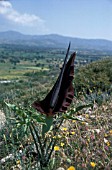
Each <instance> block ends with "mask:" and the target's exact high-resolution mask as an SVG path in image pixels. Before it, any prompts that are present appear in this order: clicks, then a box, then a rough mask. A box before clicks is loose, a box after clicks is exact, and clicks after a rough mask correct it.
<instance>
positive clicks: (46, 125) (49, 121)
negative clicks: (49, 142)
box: [42, 116, 53, 137]
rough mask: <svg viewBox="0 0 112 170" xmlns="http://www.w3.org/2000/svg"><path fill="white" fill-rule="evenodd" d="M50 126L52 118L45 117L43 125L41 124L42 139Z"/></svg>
mask: <svg viewBox="0 0 112 170" xmlns="http://www.w3.org/2000/svg"><path fill="white" fill-rule="evenodd" d="M52 124H53V117H48V116H46V118H45V124H43V126H42V136H43V137H44V136H45V133H47V132H48V131H49V130H50V128H51V126H52Z"/></svg>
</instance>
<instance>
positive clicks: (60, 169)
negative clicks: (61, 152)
mask: <svg viewBox="0 0 112 170" xmlns="http://www.w3.org/2000/svg"><path fill="white" fill-rule="evenodd" d="M57 170H65V169H64V168H62V167H60V168H58V169H57Z"/></svg>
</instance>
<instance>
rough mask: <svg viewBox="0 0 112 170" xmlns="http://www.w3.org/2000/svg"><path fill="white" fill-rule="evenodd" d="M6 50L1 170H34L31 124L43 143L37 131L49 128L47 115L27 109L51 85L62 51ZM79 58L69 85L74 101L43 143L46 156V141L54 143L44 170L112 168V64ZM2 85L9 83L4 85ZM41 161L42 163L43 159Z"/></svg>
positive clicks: (0, 106)
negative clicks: (13, 169) (5, 120)
mask: <svg viewBox="0 0 112 170" xmlns="http://www.w3.org/2000/svg"><path fill="white" fill-rule="evenodd" d="M6 47H7V46H5V47H2V48H0V60H1V62H0V110H2V111H3V112H4V113H5V115H6V119H7V123H6V124H5V126H4V127H3V128H2V129H0V141H1V142H0V169H1V170H5V169H7V170H10V169H11V168H15V169H16V168H17V167H18V168H20V169H21V168H22V169H25V170H27V169H28V170H30V169H35V170H36V169H38V163H37V160H38V156H37V155H35V153H36V152H37V150H36V149H35V141H34V138H33V136H32V132H31V129H30V128H29V125H31V124H30V123H32V121H34V125H35V127H36V131H38V133H39V135H40V136H39V137H40V139H41V140H42V144H44V142H45V141H43V139H42V136H41V133H40V131H41V130H42V129H41V128H42V126H43V124H44V123H45V124H47V123H46V122H45V116H44V115H41V114H40V113H37V112H36V111H35V110H34V109H33V108H32V107H31V104H32V103H33V102H34V101H35V100H37V99H38V100H41V99H43V98H44V97H45V95H46V94H47V93H48V91H49V90H50V89H51V87H52V86H53V84H54V82H55V80H56V78H57V76H58V74H59V71H60V67H61V65H62V62H63V57H64V55H65V51H64V49H49V50H47V49H43V50H42V49H36V48H33V47H32V48H33V49H32V48H28V47H27V48H23V49H22V48H20V47H18V49H17V48H11V47H10V48H9V47H7V48H6ZM86 57H87V56H86ZM100 57H101V56H100ZM100 57H99V58H100ZM82 58H83V56H81V57H79V60H78V59H77V61H76V66H75V78H74V81H73V83H74V89H75V94H74V96H75V97H74V101H73V103H72V105H71V108H70V109H69V110H68V111H67V113H66V114H57V115H56V116H54V118H53V121H54V123H56V120H58V118H59V119H60V118H61V117H62V116H63V118H64V120H63V123H62V124H61V125H60V128H59V129H58V133H56V134H55V131H56V130H55V129H54V131H52V130H51V129H50V127H49V128H48V129H47V131H46V132H45V134H44V136H45V137H46V139H47V143H46V147H45V152H47V150H48V148H47V146H48V144H49V142H51V141H52V139H53V141H55V140H56V143H54V144H55V145H51V148H52V149H53V148H54V149H53V151H52V155H51V159H50V160H49V164H48V166H47V167H46V168H45V170H52V169H54V170H57V168H59V167H63V168H64V169H65V170H70V168H69V167H72V168H76V170H81V169H85V170H88V169H89V170H91V169H93V168H94V169H96V170H99V169H109V168H110V169H111V166H112V164H111V153H112V143H111V138H112V125H111V116H112V115H111V114H112V107H111V106H112V102H111V99H112V59H111V58H110V59H109V58H108V59H102V60H99V61H95V62H92V63H89V62H90V59H89V60H86V61H88V62H86V65H85V63H84V62H83V61H84V58H83V59H82ZM99 58H98V56H97V59H99ZM81 59H82V60H81ZM85 59H86V58H85ZM92 61H93V60H92ZM80 65H82V66H81V67H79V66H80ZM3 80H10V81H11V82H5V83H3V82H2V81H3ZM5 102H6V103H8V104H7V105H8V107H7V105H6V104H5ZM9 103H10V104H11V105H9ZM89 103H92V105H93V107H92V108H91V107H88V108H83V107H80V106H82V105H83V106H88V104H89ZM77 108H81V109H80V110H79V109H77ZM31 113H32V114H31ZM70 113H72V116H73V117H72V118H71V119H70V115H69V114H70ZM68 118H69V120H68ZM65 119H66V120H65ZM57 123H58V124H59V122H57ZM45 124H44V125H45ZM51 124H52V122H51ZM48 125H49V124H48ZM31 128H33V127H31ZM34 131H35V130H34V129H33V132H34ZM37 138H38V136H37V137H36V140H37ZM37 141H38V140H37ZM37 143H38V142H37ZM51 148H50V149H51ZM46 149H47V150H46ZM10 154H12V157H11V158H8V159H5V162H3V158H6V156H8V155H10ZM48 155H49V152H48ZM43 159H44V160H46V158H45V157H44V158H43ZM1 160H2V161H1ZM39 170H40V169H39ZM72 170H74V169H72Z"/></svg>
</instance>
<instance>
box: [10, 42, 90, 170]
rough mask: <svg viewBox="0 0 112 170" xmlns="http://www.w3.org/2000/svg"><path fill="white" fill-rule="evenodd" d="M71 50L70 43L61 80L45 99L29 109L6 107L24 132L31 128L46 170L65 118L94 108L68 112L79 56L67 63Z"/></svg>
mask: <svg viewBox="0 0 112 170" xmlns="http://www.w3.org/2000/svg"><path fill="white" fill-rule="evenodd" d="M69 50H70V43H69V46H68V49H67V53H66V56H65V60H64V63H63V67H62V69H61V72H60V74H59V77H58V79H57V81H56V83H55V84H54V86H53V88H52V89H51V91H50V92H49V93H48V94H47V96H46V97H45V99H43V100H42V101H35V102H34V103H33V104H32V107H30V109H23V108H20V107H17V106H15V105H11V104H7V106H8V107H10V108H12V109H13V110H14V111H15V112H16V113H17V115H18V116H17V118H16V123H17V124H19V125H20V126H23V128H24V131H25V132H27V130H28V129H29V130H30V133H31V136H32V138H33V141H34V144H35V148H36V154H37V157H36V158H37V160H36V162H37V165H38V167H40V169H44V168H45V167H47V166H48V164H49V162H50V159H51V156H52V153H53V151H54V146H55V145H56V142H57V138H53V136H56V135H57V134H58V133H59V129H60V127H61V125H62V123H63V121H64V120H65V119H72V120H79V119H78V118H77V117H74V116H73V114H75V113H76V112H78V111H80V110H82V109H83V108H85V107H90V106H91V104H87V105H81V106H78V107H76V108H75V109H74V108H71V109H69V111H68V112H67V109H68V107H69V106H70V104H71V103H72V100H73V98H74V88H73V85H72V80H73V78H74V60H75V57H76V53H75V52H74V53H73V54H71V56H70V58H69V60H68V61H67V59H68V54H69ZM35 110H37V112H36V111H35ZM48 132H51V134H52V137H49V136H48V135H47V134H48Z"/></svg>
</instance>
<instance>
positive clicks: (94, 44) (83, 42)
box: [0, 31, 112, 51]
mask: <svg viewBox="0 0 112 170" xmlns="http://www.w3.org/2000/svg"><path fill="white" fill-rule="evenodd" d="M69 42H71V44H72V47H73V48H75V49H77V48H80V49H93V50H94V49H96V50H109V51H112V41H109V40H105V39H82V38H73V37H67V36H62V35H57V34H49V35H24V34H21V33H19V32H16V31H6V32H0V44H21V45H30V46H37V47H51V48H65V47H67V45H68V43H69Z"/></svg>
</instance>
